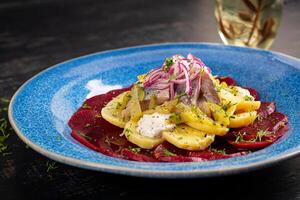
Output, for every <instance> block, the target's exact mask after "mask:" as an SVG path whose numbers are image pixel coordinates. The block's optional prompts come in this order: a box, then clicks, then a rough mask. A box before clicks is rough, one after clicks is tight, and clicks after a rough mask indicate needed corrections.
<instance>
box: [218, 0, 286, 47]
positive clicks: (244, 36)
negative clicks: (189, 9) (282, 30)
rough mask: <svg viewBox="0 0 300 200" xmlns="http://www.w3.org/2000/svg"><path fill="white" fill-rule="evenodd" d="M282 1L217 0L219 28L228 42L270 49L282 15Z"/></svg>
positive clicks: (222, 37) (223, 39) (224, 39)
mask: <svg viewBox="0 0 300 200" xmlns="http://www.w3.org/2000/svg"><path fill="white" fill-rule="evenodd" d="M282 4H283V2H282V1H281V0H216V6H215V16H216V19H217V23H218V31H219V34H220V37H221V39H222V41H223V42H224V43H225V44H232V45H238V46H248V47H258V48H263V49H269V48H270V47H271V45H272V43H273V41H274V39H275V36H276V32H277V30H278V27H279V22H280V19H281V14H282Z"/></svg>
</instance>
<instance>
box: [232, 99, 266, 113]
mask: <svg viewBox="0 0 300 200" xmlns="http://www.w3.org/2000/svg"><path fill="white" fill-rule="evenodd" d="M260 104H261V103H260V101H241V102H240V103H238V104H237V105H236V111H237V112H249V111H254V110H258V109H259V107H260Z"/></svg>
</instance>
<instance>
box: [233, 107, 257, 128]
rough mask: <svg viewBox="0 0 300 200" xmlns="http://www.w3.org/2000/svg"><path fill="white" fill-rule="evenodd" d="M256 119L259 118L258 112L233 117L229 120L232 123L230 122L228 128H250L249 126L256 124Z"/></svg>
mask: <svg viewBox="0 0 300 200" xmlns="http://www.w3.org/2000/svg"><path fill="white" fill-rule="evenodd" d="M256 117H257V112H256V111H251V112H244V113H239V114H236V115H232V116H231V117H230V120H229V121H230V122H229V126H228V127H230V128H240V127H244V126H248V125H249V124H251V123H253V122H254V120H255V119H256Z"/></svg>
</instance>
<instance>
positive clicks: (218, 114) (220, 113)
mask: <svg viewBox="0 0 300 200" xmlns="http://www.w3.org/2000/svg"><path fill="white" fill-rule="evenodd" d="M207 105H208V107H209V108H210V110H211V112H212V115H213V117H214V120H216V121H217V122H218V123H220V124H222V125H223V126H227V125H228V124H229V115H228V114H227V113H226V111H225V110H223V108H222V107H221V106H219V105H217V104H214V103H208V104H207Z"/></svg>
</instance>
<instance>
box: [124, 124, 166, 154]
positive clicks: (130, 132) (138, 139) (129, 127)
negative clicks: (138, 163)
mask: <svg viewBox="0 0 300 200" xmlns="http://www.w3.org/2000/svg"><path fill="white" fill-rule="evenodd" d="M137 127H138V125H137V122H135V121H129V122H127V123H126V125H125V127H124V131H123V133H124V135H125V137H126V138H127V140H129V141H130V142H132V143H133V144H136V145H137V146H139V147H141V148H143V149H153V148H154V147H156V146H157V145H159V144H161V143H162V142H163V141H164V139H163V138H162V137H160V138H150V137H146V136H143V135H141V134H139V133H138V132H137Z"/></svg>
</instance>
